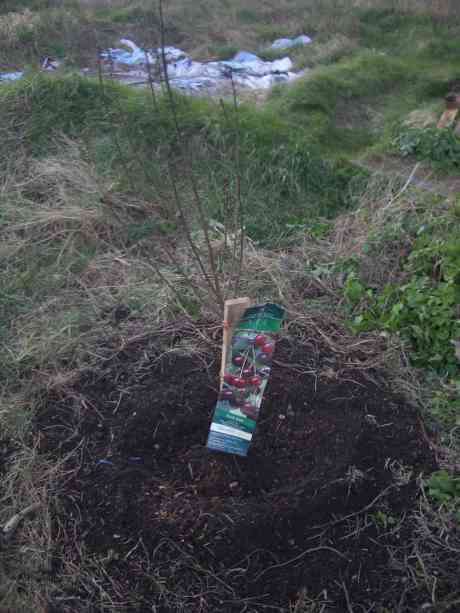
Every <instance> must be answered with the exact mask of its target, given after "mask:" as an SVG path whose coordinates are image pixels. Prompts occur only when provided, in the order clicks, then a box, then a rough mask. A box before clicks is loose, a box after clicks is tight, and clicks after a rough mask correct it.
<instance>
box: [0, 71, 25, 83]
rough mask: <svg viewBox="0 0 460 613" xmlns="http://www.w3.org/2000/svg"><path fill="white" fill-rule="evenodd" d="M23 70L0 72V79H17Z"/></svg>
mask: <svg viewBox="0 0 460 613" xmlns="http://www.w3.org/2000/svg"><path fill="white" fill-rule="evenodd" d="M23 74H24V73H23V72H0V82H1V81H17V80H18V79H20V78H21V77H22V76H23Z"/></svg>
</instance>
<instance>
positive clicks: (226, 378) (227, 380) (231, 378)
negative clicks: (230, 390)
mask: <svg viewBox="0 0 460 613" xmlns="http://www.w3.org/2000/svg"><path fill="white" fill-rule="evenodd" d="M224 381H225V383H228V385H235V377H234V376H233V375H230V374H228V373H227V374H226V375H224Z"/></svg>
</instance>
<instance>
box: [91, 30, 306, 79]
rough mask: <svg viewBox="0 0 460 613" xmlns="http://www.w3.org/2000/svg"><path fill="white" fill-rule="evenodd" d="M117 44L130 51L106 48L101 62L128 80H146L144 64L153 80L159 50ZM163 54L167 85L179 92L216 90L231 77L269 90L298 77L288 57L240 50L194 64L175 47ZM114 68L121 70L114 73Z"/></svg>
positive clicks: (159, 57) (160, 55) (166, 48)
mask: <svg viewBox="0 0 460 613" xmlns="http://www.w3.org/2000/svg"><path fill="white" fill-rule="evenodd" d="M120 42H121V43H122V44H123V45H124V47H127V48H128V49H129V51H128V50H127V49H126V48H125V49H121V48H117V49H108V50H106V51H104V52H103V53H102V54H101V57H102V58H103V59H105V60H109V61H110V62H111V63H112V65H113V67H114V76H117V77H118V78H120V79H122V80H128V81H132V80H133V79H137V80H140V79H142V78H143V77H144V78H145V80H147V78H148V71H147V63H150V65H151V69H152V74H153V75H154V78H155V75H156V74H157V72H158V67H159V66H161V64H162V59H161V58H162V49H161V48H159V49H149V50H144V49H141V48H139V47H138V46H137V45H136V44H135V43H133V42H132V41H130V40H127V39H122V40H121V41H120ZM164 53H165V57H166V62H167V68H168V77H169V80H170V83H171V85H172V86H173V87H176V88H178V89H182V90H189V91H199V90H200V89H213V88H214V89H217V88H218V87H219V86H221V85H224V84H225V83H228V82H230V80H231V79H232V78H233V80H234V82H235V83H236V84H238V85H240V86H242V87H245V88H248V89H268V88H270V87H271V86H272V85H274V84H275V83H279V82H283V81H289V80H292V79H295V78H296V76H298V75H296V73H294V72H292V68H293V63H292V61H291V59H290V58H289V57H285V58H282V59H279V60H274V61H272V62H266V61H264V60H262V59H261V58H259V57H258V56H257V55H255V54H254V53H250V52H249V51H240V52H238V53H237V54H236V55H235V56H234V57H233V58H231V59H229V60H225V61H210V62H197V61H195V60H192V59H191V58H189V57H188V56H187V54H186V53H185V52H184V51H182V50H181V49H177V48H176V47H165V48H164ZM131 67H132V68H131ZM117 68H120V69H122V70H121V71H120V72H117ZM126 68H129V70H126Z"/></svg>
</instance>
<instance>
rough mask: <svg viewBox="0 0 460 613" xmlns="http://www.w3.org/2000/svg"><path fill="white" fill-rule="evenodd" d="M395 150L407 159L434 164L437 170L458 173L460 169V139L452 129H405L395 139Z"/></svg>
mask: <svg viewBox="0 0 460 613" xmlns="http://www.w3.org/2000/svg"><path fill="white" fill-rule="evenodd" d="M393 146H394V148H395V150H396V151H397V152H398V153H399V154H400V155H402V156H403V157H407V156H409V155H413V156H415V157H416V158H417V159H418V160H426V161H429V162H431V163H432V165H433V166H434V167H435V168H436V169H437V170H443V171H447V172H448V171H456V170H458V168H459V167H460V139H459V138H458V137H457V136H455V134H454V132H453V131H452V130H451V129H450V128H445V129H443V130H441V129H438V128H436V127H428V128H407V127H406V128H404V129H403V130H401V132H400V134H399V135H398V136H397V137H396V138H395V139H394V141H393Z"/></svg>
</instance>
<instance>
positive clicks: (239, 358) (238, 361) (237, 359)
mask: <svg viewBox="0 0 460 613" xmlns="http://www.w3.org/2000/svg"><path fill="white" fill-rule="evenodd" d="M233 363H234V364H235V366H243V364H244V357H243V356H242V355H236V356H235V357H234V358H233Z"/></svg>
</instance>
